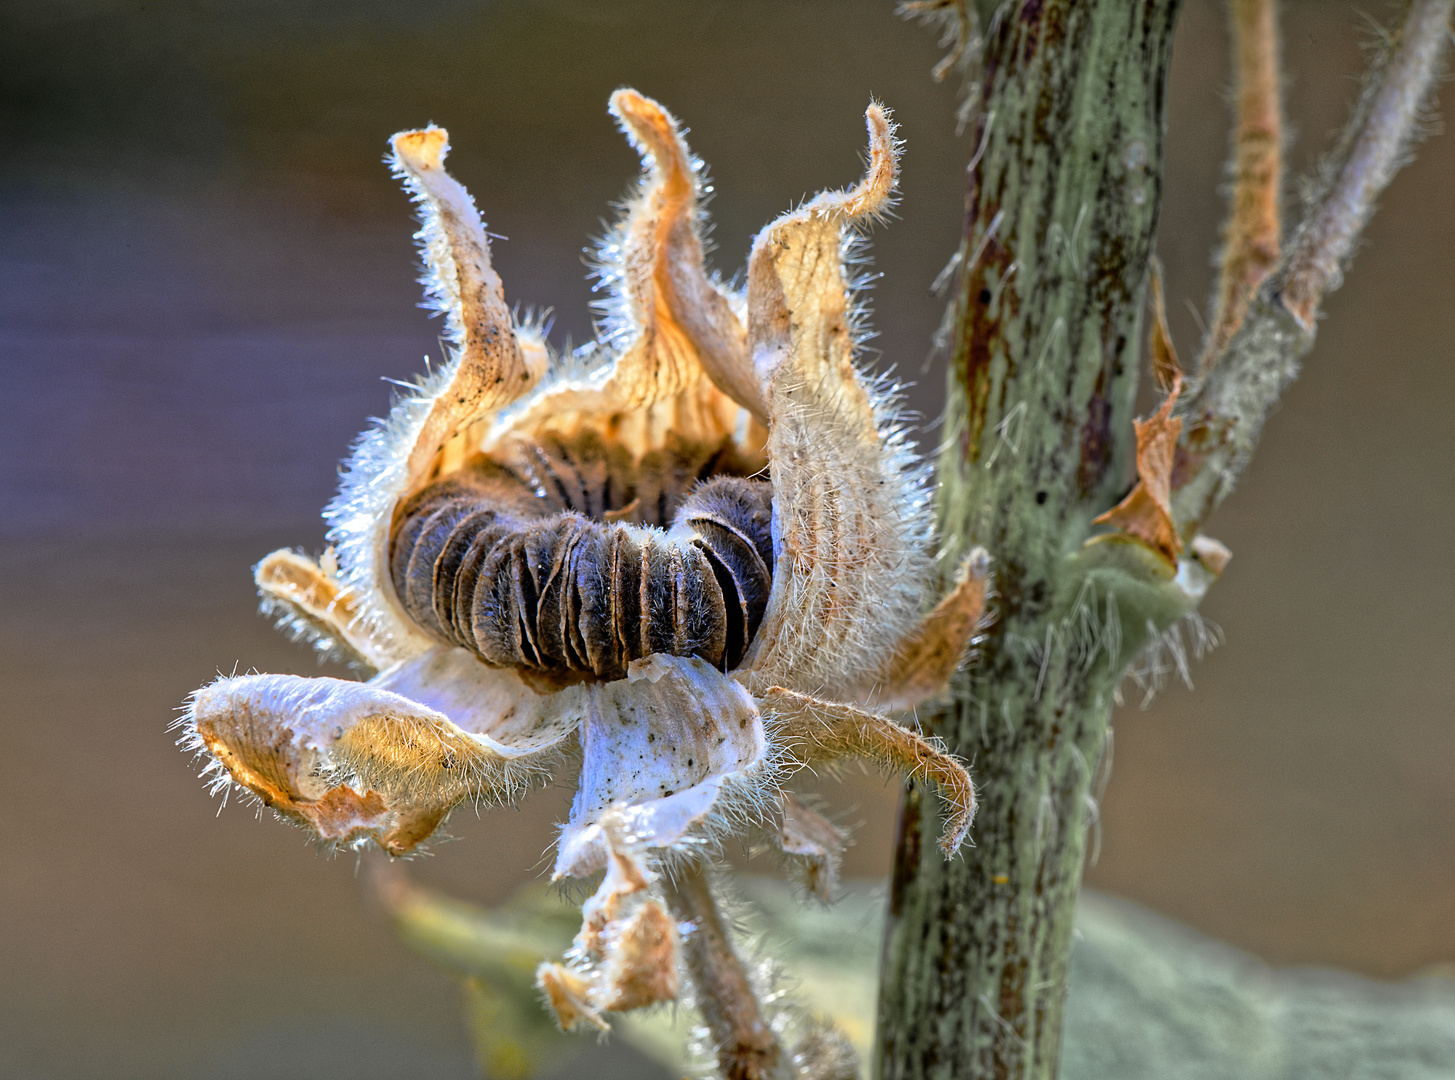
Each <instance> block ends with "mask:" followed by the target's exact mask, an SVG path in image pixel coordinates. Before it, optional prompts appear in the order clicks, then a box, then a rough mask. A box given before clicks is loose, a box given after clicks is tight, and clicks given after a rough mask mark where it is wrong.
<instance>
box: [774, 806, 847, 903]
mask: <svg viewBox="0 0 1455 1080" xmlns="http://www.w3.org/2000/svg"><path fill="white" fill-rule="evenodd" d="M778 810H779V815H780V817H779V824H778V837H777V840H778V848H779V850H780V851H782V852H783V854H784V855H786V856H788V860H789V862H790V863H792V864H793V866H794V867H795V869H796V870H797V871H798V878H799V881H800V882H802V884H803V887H804V888H805V889H807V890H808V892H809V893H810V894H811V895H813V896H816V897H817V898H818V899H819V900H821V901H823V902H824V903H825V904H827V903H829V902H830V901H831V900H833V898H834V889H835V887H836V886H837V885H838V881H839V862H840V860H842V858H843V855H844V845H845V844H846V843H847V842H848V839H849V834H848V833H847V832H846V831H845V830H843V829H841V828H839V827H838V826H837V825H835V824H834V823H833V822H832V821H830V820H829V819H828V818H826V817H824V816H823V815H822V814H820V813H819V812H818V811H817V810H814V809H813V808H812V807H810V806H808V804H806V803H805V802H804V801H803V800H802V799H800V798H798V797H797V796H796V795H794V794H793V793H791V792H788V791H785V792H782V793H781V794H779V796H778Z"/></svg>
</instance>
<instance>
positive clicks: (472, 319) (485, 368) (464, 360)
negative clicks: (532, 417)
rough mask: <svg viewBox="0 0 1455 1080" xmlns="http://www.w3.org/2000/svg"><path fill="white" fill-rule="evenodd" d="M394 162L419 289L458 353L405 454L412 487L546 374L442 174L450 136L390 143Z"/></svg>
mask: <svg viewBox="0 0 1455 1080" xmlns="http://www.w3.org/2000/svg"><path fill="white" fill-rule="evenodd" d="M390 145H391V146H392V148H393V151H394V154H393V158H392V161H391V164H392V165H393V166H394V171H395V174H396V175H397V176H399V177H400V178H401V179H402V180H404V182H405V184H406V185H407V186H408V187H409V189H410V190H411V191H412V192H413V193H414V195H415V198H416V199H417V200H418V202H419V204H420V206H421V217H422V219H423V223H422V226H421V228H420V231H419V234H418V235H419V239H420V241H421V242H422V245H423V248H424V258H425V268H426V273H425V277H424V279H423V280H424V284H425V287H426V290H427V292H428V294H429V295H430V297H431V298H432V299H433V300H434V301H435V303H436V304H437V305H438V306H439V309H440V310H441V311H442V312H444V315H445V328H446V333H447V335H448V337H449V339H450V341H452V342H453V343H454V344H455V345H457V346H458V353H457V355H456V356H455V357H454V360H453V365H454V371H453V373H452V374H451V377H450V380H449V383H448V386H447V387H446V389H445V390H444V392H443V393H441V394H439V395H438V396H437V397H436V398H435V400H434V402H433V404H432V405H431V407H430V410H429V414H428V415H427V416H426V417H425V420H424V423H423V425H422V426H421V427H420V430H419V434H418V437H417V439H416V441H415V443H414V446H413V447H412V448H411V449H410V454H409V463H408V472H409V482H410V484H411V485H413V484H414V483H417V482H418V480H419V479H420V478H422V477H423V476H424V475H425V474H426V473H427V472H428V471H429V470H430V469H431V468H432V466H433V464H434V459H435V456H436V455H437V454H438V453H439V451H440V449H441V448H442V447H443V446H444V444H445V442H446V441H447V440H448V439H450V437H451V436H453V435H454V434H455V433H456V432H458V431H459V430H460V428H461V427H463V426H464V425H466V424H468V423H469V422H470V421H472V420H474V419H476V418H477V417H479V416H482V415H484V414H485V413H487V412H491V411H493V410H495V409H498V408H500V407H501V406H503V405H507V404H509V403H510V402H512V401H514V400H516V399H517V398H519V397H521V396H523V395H524V394H525V393H526V392H527V391H528V390H530V388H531V386H532V385H533V384H534V383H535V381H536V380H537V379H538V378H540V376H541V375H542V374H544V371H543V369H536V370H533V369H532V368H531V366H530V365H529V364H528V363H527V359H526V354H525V353H524V352H523V351H522V350H521V347H520V343H519V342H518V341H517V340H516V336H515V329H514V326H513V325H512V323H511V318H510V309H509V308H508V307H507V306H506V304H505V286H504V285H503V284H501V281H500V275H499V274H497V273H496V272H495V268H494V267H493V266H491V264H490V242H489V241H488V240H487V239H486V237H485V225H484V222H482V221H481V220H480V215H479V213H478V212H477V211H476V209H475V202H474V200H473V199H471V198H470V195H469V193H468V192H466V191H465V189H464V187H462V186H461V185H460V183H459V182H458V181H457V180H455V179H454V177H452V176H450V174H449V173H447V172H445V167H444V159H445V155H446V154H448V153H449V133H448V132H447V131H445V129H444V128H440V127H428V128H424V129H422V130H419V131H403V132H400V133H399V134H398V135H395V136H394V138H393V139H391V140H390Z"/></svg>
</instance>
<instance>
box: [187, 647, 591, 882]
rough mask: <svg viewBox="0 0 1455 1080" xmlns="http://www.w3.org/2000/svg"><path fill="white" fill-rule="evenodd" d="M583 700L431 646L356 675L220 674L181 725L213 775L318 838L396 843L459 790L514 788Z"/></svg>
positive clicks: (435, 815) (398, 850)
mask: <svg viewBox="0 0 1455 1080" xmlns="http://www.w3.org/2000/svg"><path fill="white" fill-rule="evenodd" d="M462 659H463V660H466V661H469V664H470V665H473V667H471V666H466V665H465V664H464V663H462ZM583 705H584V703H583V699H582V692H581V690H580V688H569V689H567V690H565V691H562V692H560V693H559V694H555V695H551V696H550V697H543V696H541V695H538V694H536V693H535V692H534V691H533V690H531V689H530V688H529V687H528V686H526V685H525V684H524V683H521V682H520V680H519V679H518V678H515V677H514V676H513V674H512V673H509V672H492V671H490V670H489V669H487V668H483V667H481V666H480V665H479V664H476V663H475V661H474V660H473V658H472V657H469V656H468V654H464V653H463V652H462V651H461V650H458V649H443V648H439V649H433V650H430V651H428V652H426V653H424V654H422V655H421V656H420V657H419V658H417V659H416V660H414V661H410V662H407V663H405V664H401V665H398V666H397V667H395V668H393V669H391V670H389V671H386V672H383V673H381V674H380V675H378V676H376V677H375V678H374V679H373V680H371V681H370V682H367V683H357V682H349V681H347V680H343V679H331V678H316V679H304V678H300V677H298V676H293V675H243V676H238V677H234V678H230V679H219V680H218V681H217V682H214V683H212V684H211V685H209V686H205V687H203V688H202V689H201V690H199V691H197V692H196V693H195V694H194V695H193V696H192V699H191V701H190V702H189V703H188V706H187V709H186V711H185V713H184V715H183V717H182V720H181V721H180V724H181V727H182V731H183V736H182V740H183V742H184V744H185V745H187V746H189V747H191V748H193V749H196V750H198V751H205V752H206V753H207V754H208V755H209V756H210V757H211V759H212V764H211V766H210V768H211V769H212V770H214V771H215V773H216V775H217V779H218V782H219V783H220V784H221V786H222V787H223V788H228V787H231V786H232V785H234V784H236V785H237V786H239V787H241V788H242V789H243V790H244V791H246V792H247V793H249V794H250V795H252V796H254V797H256V798H257V799H259V800H260V801H261V802H262V803H263V805H265V806H268V807H271V808H272V809H274V810H276V811H277V812H278V813H279V814H280V815H281V816H283V817H284V818H286V819H289V820H292V821H294V822H295V823H297V824H300V825H303V826H304V827H305V828H307V829H309V830H310V831H311V832H312V833H314V834H315V835H316V836H317V837H318V838H319V839H322V840H324V841H327V842H330V843H334V844H357V843H360V842H363V841H367V840H375V841H376V842H377V843H378V844H379V846H380V847H382V848H384V849H385V850H386V851H388V852H390V853H391V854H395V855H398V854H402V853H404V852H406V851H409V850H411V849H412V848H414V847H415V846H417V845H418V844H419V843H420V842H421V841H423V840H424V839H425V838H426V837H428V836H429V834H430V833H431V832H433V831H434V829H435V828H436V827H437V826H438V825H439V823H440V821H441V820H442V819H443V817H444V815H445V814H447V813H448V812H449V810H450V809H451V808H452V807H454V806H455V805H456V804H457V803H459V802H461V801H462V800H465V799H473V800H476V801H480V802H509V801H513V800H515V799H517V798H519V797H520V795H521V794H523V792H524V791H525V789H526V788H527V787H528V786H529V784H530V783H531V782H532V780H533V779H534V777H535V776H536V775H537V774H539V772H540V771H541V770H542V769H544V768H545V766H546V765H548V764H549V758H550V757H551V756H552V755H553V752H554V751H555V749H556V748H557V746H558V744H559V743H560V742H561V740H563V739H564V738H566V736H568V735H569V734H570V733H571V731H572V730H573V729H574V727H575V725H576V724H577V723H578V722H579V720H580V717H581V715H582V713H583V711H584V708H583Z"/></svg>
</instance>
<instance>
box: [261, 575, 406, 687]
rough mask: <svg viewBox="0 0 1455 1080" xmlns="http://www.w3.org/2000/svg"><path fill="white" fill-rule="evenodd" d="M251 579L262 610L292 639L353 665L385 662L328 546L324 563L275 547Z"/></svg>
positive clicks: (378, 665) (370, 666)
mask: <svg viewBox="0 0 1455 1080" xmlns="http://www.w3.org/2000/svg"><path fill="white" fill-rule="evenodd" d="M253 582H254V584H256V585H257V587H258V595H259V596H260V597H261V598H262V608H263V614H265V615H268V616H270V617H271V618H272V619H273V620H274V622H275V623H276V625H277V626H278V628H279V629H281V630H282V631H283V632H284V633H286V634H288V635H289V636H290V637H292V638H293V639H294V640H296V641H306V642H307V643H308V644H310V645H312V646H313V647H314V648H315V649H317V650H318V652H319V654H320V655H322V656H325V657H327V658H329V659H335V660H339V661H342V662H343V663H346V664H349V665H351V666H354V667H359V668H371V669H378V668H380V667H383V666H385V665H386V662H387V657H386V656H385V655H384V654H382V653H381V652H380V651H379V649H378V648H377V646H376V645H375V643H374V641H373V639H372V638H371V637H370V636H369V635H368V634H367V633H365V632H364V626H363V623H362V620H361V619H360V618H359V612H358V608H357V607H356V606H355V604H354V597H353V595H352V594H351V593H350V592H349V591H348V590H346V589H344V588H342V587H341V586H340V585H339V582H338V574H337V565H336V563H335V561H334V556H333V552H332V550H331V549H330V550H329V551H327V552H325V553H324V558H323V561H322V562H317V561H315V560H313V559H311V558H309V557H308V556H307V555H304V554H302V553H301V552H297V551H290V550H288V549H287V548H284V549H282V550H280V551H275V552H273V553H272V554H271V555H268V556H266V557H265V558H264V559H263V560H262V561H261V562H259V563H258V565H257V566H255V567H253Z"/></svg>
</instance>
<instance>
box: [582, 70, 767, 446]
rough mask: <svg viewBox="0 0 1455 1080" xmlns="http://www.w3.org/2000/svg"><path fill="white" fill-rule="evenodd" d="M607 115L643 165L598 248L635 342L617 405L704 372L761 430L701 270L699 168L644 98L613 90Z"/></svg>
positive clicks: (738, 341)
mask: <svg viewBox="0 0 1455 1080" xmlns="http://www.w3.org/2000/svg"><path fill="white" fill-rule="evenodd" d="M611 112H612V115H614V116H615V117H616V118H617V120H618V121H619V122H620V123H621V126H622V129H623V130H624V131H625V132H626V133H627V135H628V136H629V137H630V138H631V140H632V143H633V145H635V146H636V148H637V149H638V150H639V151H640V152H641V154H642V158H643V159H644V161H647V162H648V163H649V164H650V173H649V175H648V177H647V178H646V180H645V181H644V182H643V185H642V190H641V193H640V194H639V195H638V197H637V199H636V201H635V202H634V204H633V206H632V209H631V211H630V213H629V214H628V215H627V218H626V220H625V221H623V223H622V225H621V227H620V228H619V229H618V231H617V234H616V236H614V237H613V238H612V239H611V240H609V241H608V244H616V245H619V247H620V251H619V253H615V252H614V253H613V254H615V255H616V256H617V257H618V258H619V260H620V264H619V272H620V281H621V286H620V292H621V298H620V304H621V306H622V307H624V308H626V309H627V311H628V312H629V313H630V315H629V325H630V326H631V328H632V331H633V333H634V336H635V338H636V340H635V343H634V344H632V346H631V348H630V351H629V352H628V355H627V356H626V357H623V358H622V359H621V360H619V361H618V362H617V371H616V374H615V376H614V378H613V383H615V384H616V386H617V388H618V389H619V391H620V393H621V396H622V401H623V405H624V406H627V407H631V406H633V405H641V404H650V402H651V401H654V400H657V399H659V398H662V397H666V396H668V395H669V394H671V393H675V392H677V391H679V390H683V389H685V388H686V387H687V386H689V385H690V384H691V383H692V382H693V381H695V380H696V379H697V378H698V376H699V375H700V374H701V373H702V372H704V371H705V372H706V373H707V375H708V377H709V378H710V379H712V381H713V382H714V383H715V384H716V385H717V387H718V389H719V390H721V391H722V392H723V393H725V394H727V395H728V396H729V397H730V398H732V399H733V400H734V401H736V402H738V404H740V405H742V406H743V407H744V408H746V409H747V410H748V411H749V412H751V413H752V414H753V415H754V416H755V417H756V418H757V419H758V420H759V421H760V422H766V420H767V416H768V413H767V408H766V405H765V403H764V401H763V392H762V387H761V386H760V385H759V384H758V381H757V379H756V378H754V377H753V371H752V367H751V365H750V364H749V363H748V342H747V332H746V331H745V329H744V328H743V324H742V322H741V320H739V319H738V317H737V315H736V314H734V312H733V309H732V305H731V303H730V302H729V300H728V298H727V297H726V296H725V295H724V294H723V292H722V290H721V289H719V288H718V287H717V286H716V285H714V284H713V282H712V281H711V280H710V279H709V278H708V276H707V272H706V270H705V268H704V266H703V253H702V237H701V235H700V224H699V221H698V217H699V211H698V199H699V195H700V181H699V172H700V169H701V165H700V163H698V162H697V161H696V160H695V159H694V158H693V157H692V155H691V153H690V152H689V151H688V149H687V143H686V142H685V141H684V140H683V138H682V133H681V129H680V126H679V125H678V123H677V121H676V119H675V118H674V117H673V116H672V115H671V113H669V112H668V111H667V110H666V109H664V108H663V107H662V106H661V105H660V104H658V103H657V102H655V101H653V100H652V99H651V98H648V97H644V96H643V95H641V94H639V93H637V92H636V91H635V90H618V91H617V92H616V93H614V94H612V95H611ZM637 354H640V355H637ZM633 379H637V380H639V381H638V382H637V384H636V385H633V384H632V380H633ZM648 387H649V388H650V389H649V391H648V390H647V388H648Z"/></svg>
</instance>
